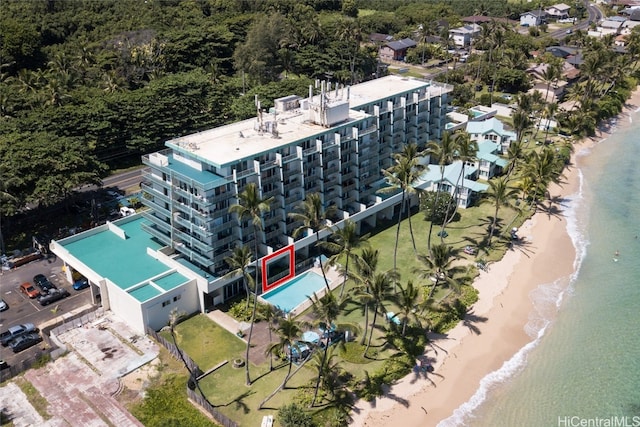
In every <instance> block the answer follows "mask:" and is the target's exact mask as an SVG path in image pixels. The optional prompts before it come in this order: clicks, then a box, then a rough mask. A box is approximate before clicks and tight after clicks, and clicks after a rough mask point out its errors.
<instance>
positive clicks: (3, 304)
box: [0, 298, 9, 311]
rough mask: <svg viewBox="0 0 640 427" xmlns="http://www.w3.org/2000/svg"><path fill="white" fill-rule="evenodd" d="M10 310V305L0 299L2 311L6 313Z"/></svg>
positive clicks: (0, 309)
mask: <svg viewBox="0 0 640 427" xmlns="http://www.w3.org/2000/svg"><path fill="white" fill-rule="evenodd" d="M8 309H9V304H7V302H6V301H5V300H3V299H2V298H0V311H5V310H8Z"/></svg>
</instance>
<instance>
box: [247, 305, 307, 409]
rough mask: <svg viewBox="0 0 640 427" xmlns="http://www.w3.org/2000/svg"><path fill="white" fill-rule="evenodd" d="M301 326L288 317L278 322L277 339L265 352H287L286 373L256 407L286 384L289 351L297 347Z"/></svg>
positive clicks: (290, 359) (290, 361) (291, 358)
mask: <svg viewBox="0 0 640 427" xmlns="http://www.w3.org/2000/svg"><path fill="white" fill-rule="evenodd" d="M302 327H303V325H302V323H300V322H298V321H297V320H295V319H290V318H283V319H281V320H280V322H279V323H278V329H276V334H277V335H278V338H279V341H278V342H276V343H274V344H272V345H270V346H269V348H267V351H266V352H267V354H273V353H280V354H282V353H284V354H288V358H289V367H288V370H287V374H286V375H285V376H284V379H283V380H282V383H281V384H280V385H279V386H278V388H276V389H275V390H274V391H273V392H272V393H271V394H270V395H269V396H267V397H266V398H265V399H264V400H263V401H262V402H260V405H258V409H262V407H263V406H264V404H265V403H267V401H268V400H269V399H271V398H272V397H273V396H275V395H276V393H278V392H279V391H280V390H282V389H284V388H285V387H286V386H287V381H289V379H290V378H291V367H292V366H293V357H292V354H291V352H292V350H294V349H296V348H298V345H299V344H298V343H299V340H298V337H299V336H300V335H301V334H302Z"/></svg>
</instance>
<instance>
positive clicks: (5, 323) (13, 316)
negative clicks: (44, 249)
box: [0, 259, 91, 366]
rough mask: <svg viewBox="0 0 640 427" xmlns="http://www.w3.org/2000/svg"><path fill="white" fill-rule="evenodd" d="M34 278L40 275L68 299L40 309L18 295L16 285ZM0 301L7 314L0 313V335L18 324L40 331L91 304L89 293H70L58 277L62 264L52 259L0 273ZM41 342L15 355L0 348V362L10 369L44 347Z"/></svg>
mask: <svg viewBox="0 0 640 427" xmlns="http://www.w3.org/2000/svg"><path fill="white" fill-rule="evenodd" d="M37 274H44V275H45V276H46V277H47V278H48V279H49V280H50V281H51V282H52V283H53V284H54V285H55V286H56V287H58V288H62V287H63V288H65V289H67V290H68V291H69V293H70V296H69V297H67V298H65V299H62V300H59V301H56V302H55V303H52V304H51V305H47V306H41V305H40V304H39V303H38V300H37V299H35V298H34V299H30V298H29V297H27V296H26V295H25V294H23V293H21V292H20V291H19V287H20V284H21V283H25V282H28V283H33V277H34V276H35V275H37ZM0 297H1V298H2V299H3V300H4V301H5V302H6V303H7V304H8V305H9V309H8V310H5V311H2V312H0V331H5V330H7V328H9V327H10V326H13V325H18V324H21V323H33V324H34V325H36V327H38V328H40V327H41V326H42V325H44V324H46V323H47V322H50V321H51V320H52V319H54V318H56V317H58V316H61V315H64V314H65V313H69V312H71V311H72V310H75V309H78V308H79V307H82V306H85V305H88V304H91V295H90V294H89V289H83V290H81V291H75V290H73V289H72V287H71V284H69V283H67V281H66V280H65V277H64V275H63V273H62V263H61V262H60V261H59V260H54V259H49V260H47V259H41V260H38V261H33V262H31V263H29V264H26V265H23V266H21V267H19V268H17V269H14V270H9V271H0ZM43 338H45V341H43V342H42V343H40V344H38V345H36V346H34V347H32V348H29V349H27V350H24V351H22V352H20V353H17V354H14V353H13V352H12V351H11V349H10V348H9V347H0V352H1V354H0V359H4V360H5V361H6V362H7V363H9V365H12V366H13V365H19V364H20V362H21V361H22V360H25V359H27V358H30V357H33V356H34V355H35V354H37V353H38V352H39V351H41V349H42V348H43V347H44V346H47V345H48V340H47V337H43Z"/></svg>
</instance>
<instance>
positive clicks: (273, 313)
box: [260, 304, 283, 372]
mask: <svg viewBox="0 0 640 427" xmlns="http://www.w3.org/2000/svg"><path fill="white" fill-rule="evenodd" d="M282 317H283V312H282V310H280V309H279V308H276V307H274V306H273V305H271V304H261V305H260V318H261V319H262V320H265V321H266V322H267V323H268V324H269V328H268V329H269V342H272V341H273V338H272V336H271V331H273V326H274V323H277V321H278V320H279V319H281V318H282ZM269 356H270V357H269V372H271V371H273V353H269Z"/></svg>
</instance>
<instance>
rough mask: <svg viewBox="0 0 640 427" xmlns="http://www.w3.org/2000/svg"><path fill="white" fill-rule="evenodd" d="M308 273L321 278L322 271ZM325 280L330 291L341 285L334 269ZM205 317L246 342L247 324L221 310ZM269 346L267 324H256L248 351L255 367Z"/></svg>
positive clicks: (300, 308)
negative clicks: (241, 332)
mask: <svg viewBox="0 0 640 427" xmlns="http://www.w3.org/2000/svg"><path fill="white" fill-rule="evenodd" d="M308 271H313V272H314V273H317V274H319V275H321V276H322V271H321V270H320V268H319V267H314V268H311V269H310V270H308ZM325 274H326V275H327V278H328V279H329V280H330V283H329V287H330V288H331V290H334V289H336V288H337V287H339V286H341V285H342V276H340V273H338V270H337V269H335V268H329V270H327V271H326V273H325ZM325 292H326V289H325V288H323V289H322V290H321V291H320V292H318V294H317V295H318V297H321V296H323V295H324V294H325ZM310 306H311V301H308V300H307V301H305V302H304V303H302V304H301V305H299V306H298V307H297V308H296V310H294V312H292V313H290V314H292V315H293V316H298V315H299V314H300V313H302V312H303V311H305V310H306V309H307V308H309V307H310ZM207 316H208V317H209V318H210V319H211V320H213V321H214V322H216V323H217V324H218V325H220V326H222V327H223V328H225V329H226V330H227V331H229V332H231V333H232V334H235V333H236V332H238V330H242V331H243V332H244V334H245V335H244V338H238V339H241V340H242V341H244V342H245V344H246V342H247V340H246V338H247V336H248V333H249V328H250V326H251V325H250V323H248V322H238V321H237V320H235V319H234V318H232V317H231V316H229V315H228V314H227V313H225V312H223V311H221V310H213V311H211V312H209V313H207ZM272 338H273V339H274V340H275V339H276V337H275V334H273V333H272ZM269 345H271V342H270V341H269V325H268V324H267V322H258V323H256V324H255V325H254V326H253V335H252V336H251V349H250V350H249V359H250V360H251V362H252V363H253V364H255V365H259V364H261V363H264V362H265V361H266V360H267V357H269V356H267V355H266V350H267V348H268V347H269Z"/></svg>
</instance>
